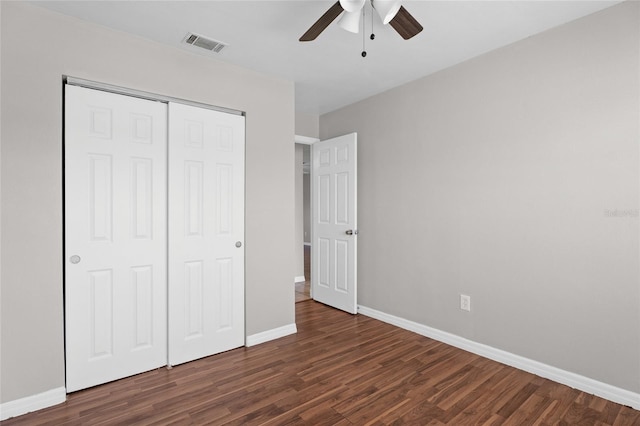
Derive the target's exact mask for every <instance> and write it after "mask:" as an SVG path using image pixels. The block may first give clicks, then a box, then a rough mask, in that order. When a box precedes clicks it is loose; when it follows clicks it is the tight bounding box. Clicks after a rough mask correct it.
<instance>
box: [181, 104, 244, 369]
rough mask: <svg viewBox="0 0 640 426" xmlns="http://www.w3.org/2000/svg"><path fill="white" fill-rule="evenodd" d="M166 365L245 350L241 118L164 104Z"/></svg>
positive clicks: (206, 110)
mask: <svg viewBox="0 0 640 426" xmlns="http://www.w3.org/2000/svg"><path fill="white" fill-rule="evenodd" d="M169 135H170V136H169V171H170V172H169V364H170V365H176V364H180V363H183V362H187V361H190V360H193V359H197V358H202V357H205V356H208V355H212V354H215V353H219V352H222V351H226V350H229V349H233V348H237V347H239V346H242V345H244V335H245V332H244V140H245V139H244V117H242V116H238V115H232V114H225V113H221V112H217V111H212V110H208V109H201V108H195V107H192V106H187V105H180V104H173V103H171V104H169Z"/></svg>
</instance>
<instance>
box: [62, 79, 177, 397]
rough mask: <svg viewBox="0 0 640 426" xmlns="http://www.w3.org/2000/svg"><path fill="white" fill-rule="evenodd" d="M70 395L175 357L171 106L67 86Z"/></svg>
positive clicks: (66, 312)
mask: <svg viewBox="0 0 640 426" xmlns="http://www.w3.org/2000/svg"><path fill="white" fill-rule="evenodd" d="M65 93H66V99H65V201H64V205H65V338H66V374H67V391H69V392H71V391H75V390H79V389H83V388H87V387H90V386H94V385H97V384H100V383H105V382H108V381H112V380H116V379H119V378H122V377H126V376H130V375H133V374H137V373H140V372H143V371H148V370H151V369H154V368H157V367H160V366H163V365H165V364H166V360H167V326H166V323H167V322H166V318H167V316H166V315H167V306H166V288H167V277H166V269H167V266H166V265H167V251H166V243H167V231H166V229H167V221H166V205H167V196H166V194H167V191H166V179H167V176H166V164H167V158H166V150H167V134H166V128H167V125H166V123H167V106H166V105H165V104H162V103H159V102H152V101H147V100H142V99H138V98H133V97H129V96H123V95H116V94H112V93H107V92H103V91H98V90H92V89H86V88H81V87H77V86H70V85H67V86H66V87H65Z"/></svg>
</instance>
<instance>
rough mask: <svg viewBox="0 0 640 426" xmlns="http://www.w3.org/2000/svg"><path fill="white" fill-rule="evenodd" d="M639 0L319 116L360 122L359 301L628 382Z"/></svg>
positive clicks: (335, 126)
mask: <svg viewBox="0 0 640 426" xmlns="http://www.w3.org/2000/svg"><path fill="white" fill-rule="evenodd" d="M639 8H640V4H639V3H638V2H625V3H622V4H621V5H618V6H614V7H612V8H610V9H607V10H604V11H602V12H600V13H597V14H594V15H591V16H588V17H585V18H583V19H580V20H577V21H574V22H571V23H569V24H566V25H564V26H561V27H558V28H556V29H553V30H550V31H547V32H545V33H542V34H540V35H537V36H534V37H531V38H528V39H526V40H524V41H521V42H518V43H515V44H513V45H510V46H507V47H505V48H502V49H499V50H496V51H493V52H490V53H488V54H485V55H482V56H480V57H477V58H475V59H473V60H470V61H467V62H465V63H462V64H460V65H457V66H454V67H452V68H449V69H447V70H444V71H441V72H439V73H437V74H434V75H432V76H429V77H426V78H423V79H420V80H418V81H415V82H412V83H410V84H407V85H405V86H402V87H399V88H396V89H393V90H390V91H388V92H386V93H383V94H380V95H378V96H375V97H372V98H369V99H367V100H364V101H362V102H360V103H357V104H354V105H351V106H348V107H345V108H344V109H341V110H339V111H335V112H332V113H329V114H326V115H323V116H322V117H321V118H320V136H321V138H323V139H324V138H328V137H333V136H337V135H342V134H345V133H349V132H353V131H356V132H358V137H359V141H358V147H359V157H358V172H359V176H358V184H359V188H358V192H359V208H358V211H359V218H358V224H359V229H360V235H359V237H358V239H359V246H358V289H359V293H358V303H359V304H361V305H364V306H367V307H370V308H373V309H377V310H380V311H383V312H386V313H389V314H392V315H396V316H399V317H403V318H406V319H409V320H412V321H415V322H418V323H421V324H425V325H428V326H430V327H434V328H437V329H440V330H444V331H446V332H449V333H453V334H455V335H459V336H462V337H465V338H468V339H471V340H473V341H476V342H480V343H483V344H486V345H490V346H492V347H495V348H498V349H502V350H505V351H508V352H511V353H514V354H517V355H520V356H524V357H527V358H530V359H533V360H537V361H540V362H543V363H546V364H549V365H552V366H556V367H559V368H561V369H564V370H568V371H571V372H575V373H578V374H580V375H584V376H586V377H590V378H593V379H596V380H599V381H602V382H605V383H608V384H611V385H614V386H617V387H620V388H623V389H627V390H631V391H634V392H638V391H640V371H639V370H640V292H639V285H638V282H639V281H638V280H639V274H638V267H639V252H638V240H639V238H638V231H639V227H638V192H639V185H638V176H639V166H638V162H639V158H638V141H639V139H640V130H639V117H640V108H639V102H640V85H639V79H640V66H639V64H640V57H639V51H640V32H639V22H640V20H639V18H640V10H639ZM460 293H464V294H468V295H470V296H471V301H472V311H471V312H470V313H466V312H463V311H461V310H460V309H459V294H460Z"/></svg>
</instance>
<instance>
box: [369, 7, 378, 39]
mask: <svg viewBox="0 0 640 426" xmlns="http://www.w3.org/2000/svg"><path fill="white" fill-rule="evenodd" d="M371 8H372V9H371V36H370V37H369V38H370V39H371V40H374V39H375V38H376V35H375V34H374V33H373V5H371Z"/></svg>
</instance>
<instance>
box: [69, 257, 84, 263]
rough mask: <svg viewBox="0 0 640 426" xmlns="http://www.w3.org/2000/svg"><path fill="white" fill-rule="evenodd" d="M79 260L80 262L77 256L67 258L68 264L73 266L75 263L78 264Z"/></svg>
mask: <svg viewBox="0 0 640 426" xmlns="http://www.w3.org/2000/svg"><path fill="white" fill-rule="evenodd" d="M80 260H82V259H80V256H78V255H77V254H74V255H73V256H71V257H70V258H69V262H71V263H73V264H74V265H75V264H76V263H80Z"/></svg>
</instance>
